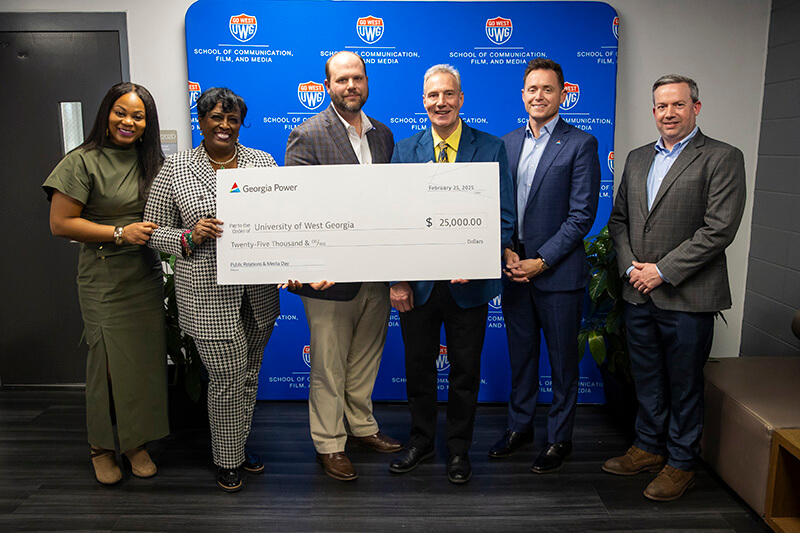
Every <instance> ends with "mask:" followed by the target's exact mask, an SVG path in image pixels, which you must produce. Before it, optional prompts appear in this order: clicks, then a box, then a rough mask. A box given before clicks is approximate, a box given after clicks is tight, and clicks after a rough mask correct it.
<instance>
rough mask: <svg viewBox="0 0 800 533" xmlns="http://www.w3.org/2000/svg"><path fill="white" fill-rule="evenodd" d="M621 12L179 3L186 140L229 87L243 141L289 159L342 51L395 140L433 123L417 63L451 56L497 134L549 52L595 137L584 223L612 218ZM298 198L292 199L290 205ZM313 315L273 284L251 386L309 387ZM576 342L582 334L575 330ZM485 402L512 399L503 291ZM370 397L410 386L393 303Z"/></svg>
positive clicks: (591, 369)
mask: <svg viewBox="0 0 800 533" xmlns="http://www.w3.org/2000/svg"><path fill="white" fill-rule="evenodd" d="M618 27H619V19H618V18H617V15H616V12H615V11H614V9H613V8H611V7H610V6H609V5H608V4H604V3H600V2H346V1H305V2H303V1H275V0H273V1H232V2H230V1H220V0H200V1H198V2H196V3H194V4H193V5H192V6H191V7H190V8H189V10H188V11H187V13H186V51H187V62H188V72H189V80H188V82H189V85H188V86H189V96H188V97H189V102H190V105H191V108H192V116H191V121H192V144H193V146H197V145H199V143H200V140H201V137H200V134H199V129H198V126H197V114H196V109H195V101H196V99H197V97H198V96H199V95H200V93H201V92H202V91H203V90H204V89H207V88H209V87H214V86H226V87H229V88H231V89H233V90H234V91H235V92H237V93H238V94H240V95H242V97H244V99H245V101H246V103H247V106H248V112H247V119H246V121H245V125H246V126H249V127H248V128H247V129H243V130H242V132H241V142H242V143H243V144H245V145H246V146H251V147H254V148H259V149H262V150H265V151H267V152H269V153H271V154H272V155H273V156H274V157H275V159H276V160H277V161H278V163H279V164H283V159H284V153H285V149H286V140H287V138H288V136H289V132H290V131H291V130H292V128H294V127H296V126H297V125H298V124H300V123H302V122H303V121H304V120H305V119H307V118H308V117H310V116H312V115H314V114H316V113H318V112H320V111H322V110H323V109H325V107H327V106H328V105H329V103H330V99H329V97H328V95H327V93H326V92H325V90H324V86H323V81H324V79H325V71H324V65H325V61H326V60H327V59H328V57H330V56H331V55H332V54H334V53H335V52H337V51H339V50H351V51H353V52H356V53H358V54H360V55H361V56H362V57H363V58H364V60H365V62H366V65H367V75H368V77H369V88H370V94H369V100H368V102H367V104H366V105H365V106H364V111H365V112H366V113H367V114H368V115H370V116H372V117H375V118H377V119H378V120H380V121H381V122H384V123H385V124H386V125H387V126H389V127H390V128H391V129H392V131H393V133H394V136H395V139H396V140H400V139H403V138H405V137H409V136H411V135H413V134H414V133H415V132H416V131H418V130H421V129H424V128H425V127H426V126H427V122H428V120H427V114H426V113H425V110H424V109H423V107H422V75H423V74H424V72H425V70H426V69H427V68H428V67H430V66H431V65H434V64H437V63H450V64H452V65H453V66H455V67H456V68H457V69H458V70H459V71H460V72H461V77H462V89H463V91H464V94H465V99H464V106H463V107H462V108H461V113H462V115H461V116H462V119H463V120H464V121H465V122H466V123H467V124H469V125H470V126H473V127H476V128H478V129H481V130H484V131H488V132H490V133H493V134H495V135H498V136H500V135H503V134H505V133H507V132H509V131H511V130H513V129H516V128H518V127H520V126H521V125H523V124H524V123H525V122H526V120H527V115H526V113H525V110H524V108H523V105H522V98H521V93H520V89H522V76H523V73H524V70H525V65H526V64H527V62H528V61H530V60H531V59H534V58H537V57H549V58H551V59H553V60H555V61H557V62H558V63H560V64H561V66H562V67H563V69H564V74H565V78H566V82H567V83H566V88H567V91H568V93H569V94H568V96H567V99H566V101H565V102H564V104H563V105H562V106H561V117H562V118H563V119H564V120H566V121H567V122H569V123H570V124H573V125H575V126H577V127H579V128H581V129H584V130H586V131H589V132H590V133H592V134H593V135H594V136H595V137H597V140H598V142H599V151H600V160H601V162H607V165H606V164H603V165H602V169H603V176H602V178H603V183H602V189H601V193H600V194H601V198H600V208H599V211H598V215H597V221H596V223H595V226H594V228H593V231H592V234H593V233H597V232H598V231H599V230H600V228H602V227H603V226H604V225H605V223H606V221H607V220H608V215H609V212H610V210H611V201H612V186H613V181H614V180H613V162H614V146H613V142H614V109H615V100H616V73H617V38H618ZM298 208H300V206H298ZM308 339H309V333H308V326H307V324H306V320H305V313H304V311H303V306H302V303H301V301H300V299H299V298H298V297H296V296H294V295H292V294H287V293H285V292H284V293H282V294H281V316H280V318H279V319H278V321H277V324H276V328H275V331H274V333H273V335H272V338H271V339H270V342H269V345H268V346H267V349H266V352H265V358H264V365H263V367H262V371H261V386H260V388H259V393H258V397H259V399H305V398H307V397H308V372H309V359H308V356H309V350H308V342H309V341H308ZM576 342H577V340H576ZM542 355H543V356H542V362H541V365H540V374H541V379H540V384H541V387H542V393H541V395H540V399H541V401H542V402H549V401H551V399H552V393H551V391H550V365H549V364H548V361H547V356H546V352H545V351H544V350H543V352H542ZM438 367H439V370H440V374H439V398H440V399H441V400H445V399H446V398H447V375H448V368H449V365H448V362H447V348H446V346H444V341H443V343H442V350H441V356H440V358H439V361H438ZM481 377H482V380H481V392H480V400H481V401H507V400H508V394H509V390H510V370H509V366H508V348H507V345H506V334H505V325H504V323H503V315H502V312H501V309H500V298H499V297H498V298H496V299H495V300H494V301H493V302H491V304H490V306H489V323H488V327H487V334H486V344H485V346H484V350H483V362H482V370H481ZM373 398H374V399H376V400H403V399H405V370H404V367H403V345H402V339H401V335H400V325H399V321H398V319H397V312H396V311H394V310H393V311H392V316H391V319H390V327H389V334H388V338H387V342H386V349H385V351H384V354H383V361H382V363H381V368H380V372H379V374H378V379H377V382H376V384H375V392H374V394H373ZM578 399H579V401H580V402H582V403H600V402H603V401H604V398H603V391H602V384H601V382H600V377H599V372H598V370H597V367H596V366H595V363H594V361H593V359H592V358H591V357H584V359H583V362H582V363H581V379H580V390H579V395H578Z"/></svg>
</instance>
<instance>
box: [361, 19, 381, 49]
mask: <svg viewBox="0 0 800 533" xmlns="http://www.w3.org/2000/svg"><path fill="white" fill-rule="evenodd" d="M356 33H357V34H358V37H359V38H360V39H361V40H362V41H364V42H365V43H367V44H375V43H377V42H378V41H379V40H380V39H381V37H383V19H379V18H377V17H373V16H372V15H370V16H368V17H361V18H360V19H358V21H357V22H356Z"/></svg>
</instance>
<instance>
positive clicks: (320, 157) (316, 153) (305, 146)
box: [285, 104, 394, 301]
mask: <svg viewBox="0 0 800 533" xmlns="http://www.w3.org/2000/svg"><path fill="white" fill-rule="evenodd" d="M369 121H370V122H371V123H372V129H371V130H370V131H368V132H367V139H369V149H370V153H371V154H372V162H373V163H374V164H377V163H389V162H390V161H391V160H392V150H393V149H394V136H393V135H392V131H391V130H390V129H389V128H387V127H386V125H384V124H383V123H382V122H378V121H377V120H375V119H374V118H372V117H369ZM285 163H286V166H287V167H291V166H300V165H357V164H358V157H356V153H355V152H354V151H353V146H352V145H351V144H350V139H349V138H348V136H347V130H346V129H345V127H344V125H343V124H342V121H341V120H339V116H338V115H337V114H336V111H335V110H334V109H333V104H330V105H329V106H328V107H327V108H326V109H325V110H324V111H322V112H320V113H317V114H316V115H314V116H313V117H311V118H310V119H308V120H306V121H305V122H303V123H302V124H301V125H300V126H298V127H296V128H295V129H293V130H292V132H291V133H290V134H289V139H288V141H287V142H286V161H285ZM353 193H354V194H357V193H358V191H353ZM360 288H361V283H358V282H356V283H337V284H336V285H334V286H333V287H331V288H330V289H327V290H324V291H315V290H314V289H312V288H311V287H309V286H307V285H306V286H303V288H302V289H300V290H298V291H295V292H296V294H300V295H301V296H307V297H309V298H318V299H321V300H339V301H346V300H352V299H353V298H355V297H356V294H358V290H359V289H360Z"/></svg>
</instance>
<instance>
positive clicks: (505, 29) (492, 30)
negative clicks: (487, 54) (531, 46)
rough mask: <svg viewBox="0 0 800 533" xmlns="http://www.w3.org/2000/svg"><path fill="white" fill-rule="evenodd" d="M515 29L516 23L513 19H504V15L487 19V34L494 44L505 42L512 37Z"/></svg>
mask: <svg viewBox="0 0 800 533" xmlns="http://www.w3.org/2000/svg"><path fill="white" fill-rule="evenodd" d="M513 31H514V25H513V24H512V23H511V19H504V18H503V17H495V18H493V19H487V20H486V36H487V37H488V38H489V40H490V41H492V42H493V43H494V44H504V43H505V42H507V41H508V40H509V39H511V33H512V32H513Z"/></svg>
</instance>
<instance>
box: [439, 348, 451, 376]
mask: <svg viewBox="0 0 800 533" xmlns="http://www.w3.org/2000/svg"><path fill="white" fill-rule="evenodd" d="M448 368H450V360H449V359H448V358H447V346H445V345H444V344H440V345H439V357H437V358H436V371H437V372H444V371H445V370H447V369H448Z"/></svg>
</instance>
